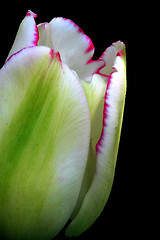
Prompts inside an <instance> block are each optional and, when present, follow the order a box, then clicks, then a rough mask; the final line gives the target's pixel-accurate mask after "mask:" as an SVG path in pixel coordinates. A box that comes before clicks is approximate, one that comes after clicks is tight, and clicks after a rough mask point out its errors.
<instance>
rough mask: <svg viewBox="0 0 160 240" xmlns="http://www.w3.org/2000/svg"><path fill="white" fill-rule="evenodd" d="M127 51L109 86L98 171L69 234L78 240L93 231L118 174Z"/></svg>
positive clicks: (97, 161) (100, 142)
mask: <svg viewBox="0 0 160 240" xmlns="http://www.w3.org/2000/svg"><path fill="white" fill-rule="evenodd" d="M124 55H125V53H124V49H123V50H121V51H120V52H118V54H117V57H116V62H115V65H114V68H115V69H116V70H117V71H115V72H112V73H111V75H110V78H109V81H108V84H107V89H106V93H105V104H104V111H103V129H102V133H101V137H100V139H99V141H98V143H97V146H96V153H97V159H96V169H95V175H94V178H93V181H92V183H91V186H90V188H89V190H88V192H87V193H86V195H85V198H84V201H83V203H82V206H81V208H80V210H79V212H78V214H77V215H76V217H75V218H74V219H73V221H72V222H71V224H70V225H69V227H68V228H67V230H66V234H67V235H68V236H78V235H79V234H81V233H82V232H84V231H85V230H86V229H87V228H89V227H90V226H91V225H92V224H93V222H94V221H95V220H96V218H97V217H98V216H99V215H100V213H101V211H102V210H103V208H104V206H105V204H106V202H107V199H108V197H109V194H110V191H111V187H112V183H113V178H114V171H115V164H116V158H117V151H118V145H119V139H120V131H121V125H122V118H123V109H124V101H125V93H126V63H125V56H124Z"/></svg>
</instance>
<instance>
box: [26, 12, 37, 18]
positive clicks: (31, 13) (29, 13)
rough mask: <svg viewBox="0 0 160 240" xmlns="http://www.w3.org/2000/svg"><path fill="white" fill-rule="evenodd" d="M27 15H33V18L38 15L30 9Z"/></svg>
mask: <svg viewBox="0 0 160 240" xmlns="http://www.w3.org/2000/svg"><path fill="white" fill-rule="evenodd" d="M26 16H32V17H33V18H36V17H37V16H38V15H37V14H36V13H34V12H32V11H31V10H28V11H27V14H26Z"/></svg>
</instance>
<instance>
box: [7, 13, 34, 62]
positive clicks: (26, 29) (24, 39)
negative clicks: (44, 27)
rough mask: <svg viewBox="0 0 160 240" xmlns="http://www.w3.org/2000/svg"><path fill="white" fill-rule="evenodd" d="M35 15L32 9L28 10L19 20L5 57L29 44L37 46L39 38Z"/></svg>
mask: <svg viewBox="0 0 160 240" xmlns="http://www.w3.org/2000/svg"><path fill="white" fill-rule="evenodd" d="M35 17H37V15H36V14H35V13H33V12H32V11H30V10H29V11H28V12H27V14H26V17H25V18H24V19H23V21H22V22H21V24H20V26H19V29H18V32H17V35H16V38H15V41H14V43H13V46H12V48H11V50H10V52H9V54H8V57H7V59H8V58H9V57H10V56H11V55H12V54H14V53H16V52H18V51H20V50H21V49H23V48H26V47H29V46H37V42H38V39H39V35H38V29H37V26H36V23H35V21H34V18H35Z"/></svg>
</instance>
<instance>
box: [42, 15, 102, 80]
mask: <svg viewBox="0 0 160 240" xmlns="http://www.w3.org/2000/svg"><path fill="white" fill-rule="evenodd" d="M38 28H39V32H40V40H39V45H45V46H49V47H50V48H52V49H54V51H58V52H59V53H60V55H61V58H62V61H63V62H65V63H66V64H67V65H68V66H69V67H70V69H72V70H74V71H75V72H76V73H77V74H78V76H79V78H80V79H83V80H84V79H88V77H90V80H91V77H92V75H93V74H94V73H98V72H99V70H100V69H101V68H102V67H103V66H104V61H103V60H102V59H99V60H97V61H92V56H93V53H94V46H93V43H92V41H91V39H90V38H89V37H88V36H87V35H85V34H84V33H83V31H82V30H81V29H80V28H79V27H78V26H77V25H76V24H75V23H73V22H72V21H71V20H69V19H65V18H54V19H53V20H52V21H51V22H50V23H49V24H48V23H44V24H40V25H39V26H38Z"/></svg>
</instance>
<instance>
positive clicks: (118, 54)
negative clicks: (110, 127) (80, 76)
mask: <svg viewBox="0 0 160 240" xmlns="http://www.w3.org/2000/svg"><path fill="white" fill-rule="evenodd" d="M102 56H103V54H102ZM102 56H101V57H102ZM117 56H120V57H124V49H121V50H119V51H118V52H117ZM112 69H113V70H114V71H113V72H111V74H110V76H109V79H108V83H107V87H106V92H105V96H104V107H103V120H102V122H103V123H102V132H101V136H100V138H99V140H98V142H97V144H96V153H101V150H100V148H101V147H102V145H103V140H104V129H105V127H107V124H106V119H107V118H108V108H109V104H108V103H107V99H108V90H109V88H110V85H111V82H112V75H113V74H114V73H115V71H117V69H116V68H115V67H112ZM100 75H103V76H104V77H107V75H104V74H100Z"/></svg>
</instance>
